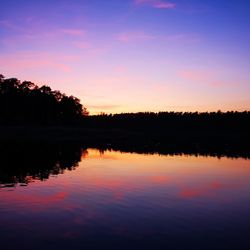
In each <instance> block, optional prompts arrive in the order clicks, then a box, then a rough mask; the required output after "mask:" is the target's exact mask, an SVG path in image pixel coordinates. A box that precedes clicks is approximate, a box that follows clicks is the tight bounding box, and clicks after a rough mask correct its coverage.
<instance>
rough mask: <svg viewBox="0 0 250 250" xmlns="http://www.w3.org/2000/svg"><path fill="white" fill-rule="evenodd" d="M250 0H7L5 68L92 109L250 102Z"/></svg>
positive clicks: (249, 106)
mask: <svg viewBox="0 0 250 250" xmlns="http://www.w3.org/2000/svg"><path fill="white" fill-rule="evenodd" d="M249 26H250V2H248V1H245V0H238V1H236V0H234V1H233V0H231V1H230V0H227V1H226V0H218V1H211V0H202V1H201V0H173V1H165V0H105V1H104V0H91V1H88V0H70V1H69V0H68V1H66V0H43V1H33V0H32V1H31V0H22V1H20V0H3V1H1V11H0V73H2V74H3V75H5V76H6V77H17V78H19V79H21V80H32V81H34V82H36V83H37V84H39V85H42V84H47V85H49V86H51V87H52V88H53V89H58V90H61V91H62V92H65V93H66V94H73V95H75V96H77V97H79V98H80V99H81V100H82V103H83V104H84V105H85V106H86V107H87V108H88V110H89V111H90V112H91V114H95V113H99V112H106V113H110V112H112V113H117V112H118V113H119V112H137V111H172V110H174V111H196V110H198V111H217V110H219V109H220V110H223V111H226V110H250V94H249V93H250V74H249V72H250V45H249V44H250V32H249Z"/></svg>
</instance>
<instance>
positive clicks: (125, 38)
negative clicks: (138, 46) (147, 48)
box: [117, 31, 155, 43]
mask: <svg viewBox="0 0 250 250" xmlns="http://www.w3.org/2000/svg"><path fill="white" fill-rule="evenodd" d="M152 39H155V36H152V35H149V34H146V33H144V32H141V31H132V32H122V33H120V34H118V36H117V40H118V41H121V42H125V43H128V42H136V41H148V40H152Z"/></svg>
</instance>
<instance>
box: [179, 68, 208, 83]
mask: <svg viewBox="0 0 250 250" xmlns="http://www.w3.org/2000/svg"><path fill="white" fill-rule="evenodd" d="M179 75H180V76H181V77H182V78H184V79H186V80H190V81H195V82H196V81H205V80H207V79H210V78H211V73H209V72H205V71H199V70H183V71H181V72H180V73H179Z"/></svg>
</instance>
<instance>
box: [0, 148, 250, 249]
mask: <svg viewBox="0 0 250 250" xmlns="http://www.w3.org/2000/svg"><path fill="white" fill-rule="evenodd" d="M59 156H60V154H58V157H59ZM74 156H75V157H76V158H77V157H78V158H79V156H81V158H80V159H78V158H77V160H72V159H69V157H68V156H67V157H65V158H63V159H62V158H60V157H59V159H60V160H56V158H55V161H54V163H50V166H45V165H46V164H49V163H48V162H46V161H45V160H44V159H45V158H46V156H44V157H40V158H37V159H33V160H32V163H30V166H29V163H27V162H24V161H23V159H19V158H18V159H16V161H15V169H14V170H13V171H12V170H11V171H10V170H8V169H7V167H4V166H3V169H4V170H1V172H0V183H2V184H1V188H0V228H1V231H0V245H1V249H17V248H18V249H38V250H39V249H170V250H171V249H181V250H182V249H237V250H238V249H250V160H247V159H242V158H237V159H230V158H226V157H222V158H220V159H218V158H216V157H203V156H199V157H196V156H192V155H189V156H159V155H157V154H155V155H145V154H136V153H120V152H114V151H104V152H101V151H98V150H96V149H88V150H83V151H82V153H81V155H79V154H74ZM14 157H15V156H14ZM50 158H51V155H50ZM19 161H20V162H21V163H20V166H19V165H18V162H19ZM78 161H79V162H78ZM6 162H7V161H5V163H4V164H7V163H6ZM32 164H33V165H32ZM38 165H39V167H37V166H38ZM32 166H33V168H32ZM8 168H9V166H8ZM6 169H7V170H6ZM23 169H24V170H23Z"/></svg>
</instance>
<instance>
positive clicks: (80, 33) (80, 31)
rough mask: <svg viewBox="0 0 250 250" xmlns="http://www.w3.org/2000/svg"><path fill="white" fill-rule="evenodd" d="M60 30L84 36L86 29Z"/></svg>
mask: <svg viewBox="0 0 250 250" xmlns="http://www.w3.org/2000/svg"><path fill="white" fill-rule="evenodd" d="M60 31H61V32H62V33H63V34H66V35H71V36H83V35H84V34H85V32H84V30H81V29H61V30H60Z"/></svg>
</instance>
